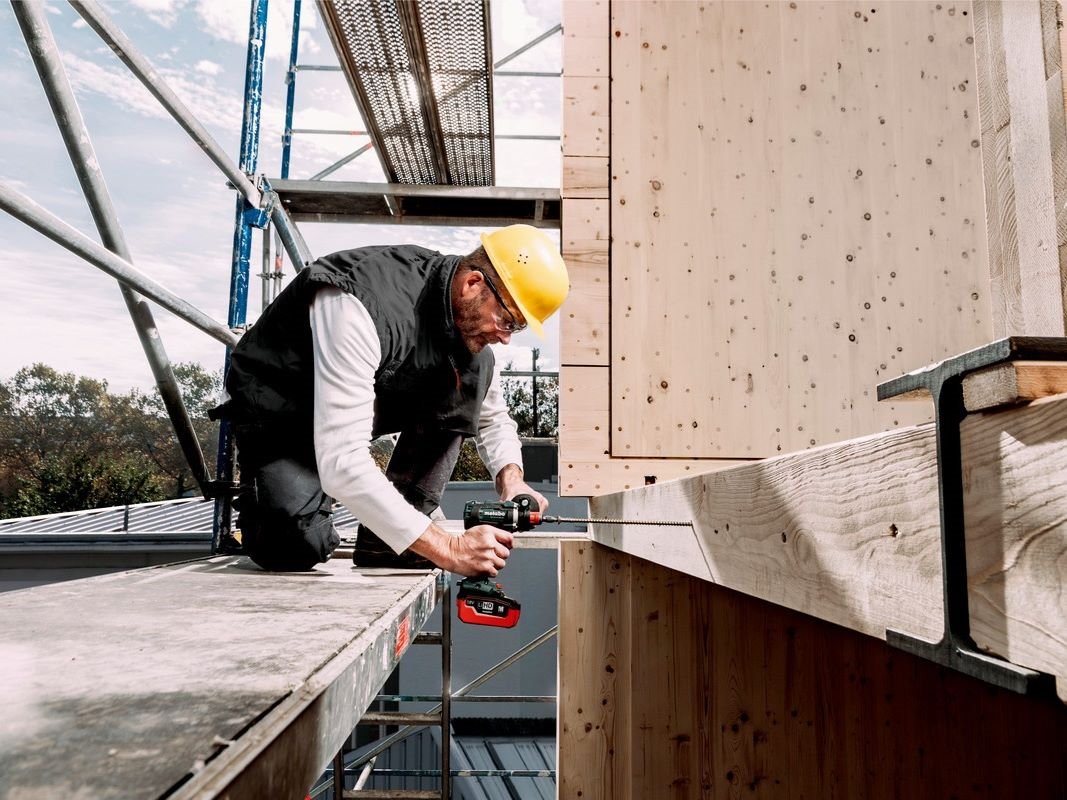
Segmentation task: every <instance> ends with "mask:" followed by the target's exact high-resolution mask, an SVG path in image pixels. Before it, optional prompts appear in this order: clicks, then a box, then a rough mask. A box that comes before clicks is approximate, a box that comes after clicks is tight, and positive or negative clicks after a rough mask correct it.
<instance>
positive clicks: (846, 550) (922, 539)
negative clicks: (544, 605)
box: [591, 395, 1067, 697]
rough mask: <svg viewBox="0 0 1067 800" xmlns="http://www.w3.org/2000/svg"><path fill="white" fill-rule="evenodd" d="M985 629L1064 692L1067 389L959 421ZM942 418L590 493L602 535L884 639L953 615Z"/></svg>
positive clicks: (937, 627) (983, 641)
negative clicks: (939, 457)
mask: <svg viewBox="0 0 1067 800" xmlns="http://www.w3.org/2000/svg"><path fill="white" fill-rule="evenodd" d="M961 436H962V451H963V459H964V461H963V463H964V475H965V500H966V516H967V531H968V554H969V555H968V573H969V576H970V577H969V580H970V586H971V630H972V634H973V636H974V639H975V641H976V642H977V644H978V645H979V646H980V647H981V648H983V649H987V650H990V651H992V652H994V653H996V654H998V655H1000V656H1003V657H1005V658H1007V659H1009V660H1010V661H1012V662H1015V663H1017V664H1021V665H1023V666H1027V667H1030V668H1033V669H1037V670H1040V671H1042V672H1048V673H1051V674H1053V675H1055V676H1057V677H1058V678H1059V680H1060V690H1061V692H1062V693H1064V695H1065V697H1067V684H1065V678H1067V591H1065V590H1064V587H1065V586H1067V496H1065V495H1064V493H1063V491H1062V486H1063V483H1064V477H1065V476H1067V447H1064V440H1065V439H1067V396H1064V395H1058V396H1056V397H1053V398H1048V399H1046V400H1039V401H1036V402H1033V403H1031V404H1029V405H1026V406H1020V407H1016V408H1012V409H1009V410H1002V411H997V412H986V413H980V414H974V415H972V416H970V417H968V418H967V419H966V420H964V423H963V425H962V427H961ZM936 463H937V462H936V441H935V435H934V430H933V426H932V425H922V426H915V427H910V428H903V429H899V430H895V431H891V432H889V433H886V434H879V435H874V436H869V437H864V438H860V439H854V440H851V441H847V442H843V443H841V444H837V445H830V446H827V447H823V448H819V449H816V450H811V451H806V452H803V453H795V454H791V455H786V456H781V457H778V458H773V459H768V460H766V461H763V462H759V463H755V464H750V465H747V466H741V467H735V468H732V469H727V470H721V471H718V472H714V473H711V474H708V475H702V476H695V477H692V478H684V479H681V480H677V481H672V482H669V483H663V484H657V485H654V486H647V487H643V488H640V489H635V490H632V491H629V492H623V493H617V494H613V495H608V496H604V497H597V498H593V500H592V501H591V512H592V515H593V516H604V517H618V518H626V519H680V520H692V522H693V529H692V530H691V531H687V530H686V529H684V528H663V529H660V528H656V527H649V526H617V525H616V526H608V525H605V526H594V527H593V534H592V535H593V537H594V538H595V539H596V541H599V542H602V543H604V544H607V545H609V546H611V547H614V548H617V549H619V550H623V551H625V552H628V553H631V554H633V555H637V556H640V557H642V558H647V559H649V560H652V561H654V562H656V563H658V564H660V565H662V566H667V567H670V568H672V569H677V570H679V571H682V572H686V573H688V574H690V575H694V576H696V577H699V578H702V579H704V580H708V581H711V582H713V583H716V584H719V585H722V586H727V587H729V588H732V589H736V590H738V591H740V592H744V593H745V594H749V595H752V596H753V597H758V598H761V599H763V600H768V601H770V602H773V603H777V604H779V605H783V606H786V607H788V608H792V609H795V610H797V611H801V612H803V613H805V614H810V615H812V616H815V617H818V618H820V619H824V620H827V621H829V622H833V623H836V624H838V625H842V626H844V627H847V628H851V629H853V630H857V631H860V632H862V633H866V634H869V635H872V636H877V637H881V638H884V636H885V631H886V629H893V630H897V631H901V632H903V633H907V634H910V635H913V636H917V637H919V638H923V639H929V640H934V641H936V640H937V639H939V638H940V636H941V633H942V630H943V610H942V594H941V553H940V538H939V534H940V529H939V525H940V522H939V507H938V494H937V473H936Z"/></svg>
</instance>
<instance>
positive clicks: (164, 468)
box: [0, 364, 221, 516]
mask: <svg viewBox="0 0 1067 800" xmlns="http://www.w3.org/2000/svg"><path fill="white" fill-rule="evenodd" d="M174 372H175V377H176V379H177V380H178V384H179V386H180V387H181V389H182V394H183V396H184V397H185V399H186V402H187V407H188V410H189V414H190V417H191V418H192V420H193V424H194V427H195V428H196V429H197V432H198V434H199V438H200V441H201V444H202V446H204V447H205V451H206V452H207V453H208V454H209V458H210V457H211V456H212V455H213V454H214V448H215V446H216V445H215V443H216V441H217V432H216V428H215V425H214V424H213V423H211V422H209V421H208V419H207V409H208V407H209V406H210V403H211V399H212V398H213V395H214V393H215V392H216V391H217V390H218V387H219V383H220V380H221V379H220V377H218V376H212V375H210V374H209V373H207V372H205V371H204V369H203V368H202V367H200V366H199V365H196V364H178V365H176V366H175V367H174ZM191 487H195V484H193V482H192V480H191V475H190V473H189V469H188V467H187V466H186V464H185V460H184V457H183V455H182V453H181V449H180V448H179V446H178V443H177V439H176V437H175V435H174V430H173V428H172V427H171V425H170V420H169V418H168V417H167V416H166V413H165V411H164V409H163V404H162V401H160V400H159V398H158V397H157V396H155V394H152V395H149V394H144V393H142V392H139V391H137V390H134V391H131V392H129V393H128V394H126V395H115V394H111V393H110V392H108V390H107V383H106V381H97V380H94V379H92V378H85V377H78V376H76V375H74V374H72V373H61V372H57V371H56V370H54V369H53V368H51V367H49V366H47V365H45V364H34V365H32V366H29V367H24V368H23V369H21V370H19V371H18V372H17V373H15V376H14V377H13V378H12V379H11V380H10V381H7V382H3V383H0V513H3V515H4V516H26V515H33V514H50V513H54V512H58V511H74V510H78V509H84V508H99V507H102V506H112V505H125V504H127V503H140V502H148V501H152V500H162V499H165V498H167V497H176V496H181V494H182V493H183V492H184V490H185V489H187V488H191Z"/></svg>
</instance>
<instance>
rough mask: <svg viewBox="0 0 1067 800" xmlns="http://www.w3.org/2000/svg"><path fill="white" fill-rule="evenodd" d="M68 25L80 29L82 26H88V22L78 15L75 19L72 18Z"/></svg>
mask: <svg viewBox="0 0 1067 800" xmlns="http://www.w3.org/2000/svg"><path fill="white" fill-rule="evenodd" d="M70 27H72V28H74V29H75V30H81V29H82V28H88V27H89V23H88V22H86V21H85V20H84V19H82V18H81V17H78V18H77V19H76V20H74V22H72V23H71V25H70Z"/></svg>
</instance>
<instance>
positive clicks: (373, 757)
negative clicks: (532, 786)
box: [309, 575, 558, 800]
mask: <svg viewBox="0 0 1067 800" xmlns="http://www.w3.org/2000/svg"><path fill="white" fill-rule="evenodd" d="M444 579H445V583H444V587H443V596H442V602H441V619H442V626H441V627H442V633H441V636H440V638H439V639H434V638H433V636H434V635H432V634H431V635H430V637H429V639H430V640H432V641H434V642H437V643H440V645H441V649H442V655H441V659H442V681H441V684H442V688H441V692H442V694H441V696H436V695H399V694H380V695H378V697H377V698H375V699H376V700H377V701H381V702H433V701H438V702H437V705H435V706H433V707H432V708H430V709H429V711H426V712H422V713H423V714H424V715H426V716H434V715H440V717H439V719H440V724H441V768H440V769H439V770H431V769H418V770H393V769H376V768H375V765H376V762H377V759H378V757H379V756H380V755H382V754H383V753H384V752H386V751H387V750H388V749H389V748H391V747H392V746H393V745H394V744H397V743H398V742H401V741H403V740H404V739H406V738H408V737H409V736H411V735H413V734H415V733H417V732H419V731H421V730H424V729H425V728H426V727H427V725H428V724H429V723H427V724H412V725H405V726H404V727H402V728H400V729H399V730H398V731H396V732H395V733H392V734H390V735H388V736H386V737H385V738H383V739H381V740H380V741H378V742H377V743H375V744H374V745H373V746H371V747H370V748H369V749H366V750H364V751H362V752H358V753H354V754H353V753H345V752H344V750H342V751H341V752H339V753H338V754H337V755H336V756H335V757H334V759H333V763H332V766H331V768H330V769H329V770H327V772H326V775H325V776H324V778H323V779H322V780H321V781H320V782H319V783H318V784H316V785H315V786H314V787H313V788H312V789H311V791H310V792H309V796H310V797H311V798H318V797H322V796H324V794H325V793H326V791H327V790H328V789H330V788H331V787H332V788H333V790H334V797H336V798H341V797H343V796H349V797H352V796H358V794H357V795H353V794H351V791H353V790H346V789H345V778H346V777H348V776H353V775H355V776H358V777H357V778H356V782H355V787H354V791H357V792H358V790H360V789H362V788H363V787H365V786H366V784H367V782H368V781H369V780H370V778H371V777H373V776H374V775H375V774H379V775H382V776H393V777H425V778H432V777H438V778H442V781H441V798H442V800H449V798H450V796H451V785H450V780H444V779H443V776H446V775H447V776H449V778H474V777H499V778H553V779H554V778H555V777H556V772H555V770H508V769H499V770H471V769H451V768H450V752H449V751H450V749H451V745H450V738H451V736H450V727H451V704H452V703H455V702H479V703H522V702H528V703H554V702H556V698H555V697H554V696H548V695H471V692H473V691H474V690H475V689H477V688H478V687H480V686H482V685H483V684H485V683H486V682H488V681H490V680H491V679H493V678H494V677H496V676H497V675H498V674H500V673H501V672H503V671H504V670H506V669H507V668H508V667H510V666H512V665H513V664H516V663H517V662H518V661H520V660H521V659H522V658H523V657H524V656H526V655H528V654H529V653H532V652H533V651H534V650H536V649H537V648H538V647H540V646H541V645H543V644H545V643H546V642H548V641H550V640H551V639H552V637H554V636H555V635H556V633H557V631H558V626H553V627H551V628H549V629H548V630H546V631H544V632H543V633H542V634H540V635H539V636H537V637H535V638H534V639H532V640H531V641H530V642H528V643H526V644H525V645H523V646H522V647H520V648H519V649H518V650H516V651H515V652H513V653H512V654H511V655H509V656H507V657H506V658H504V659H502V660H501V661H499V662H497V663H496V664H494V665H493V666H491V667H490V668H489V669H487V670H486V671H485V672H483V673H482V674H481V675H479V676H478V677H477V678H475V679H474V680H472V681H471V682H470V683H468V684H466V685H465V686H463V687H462V688H460V689H457V690H456V691H454V692H453V691H452V690H451V681H452V668H451V664H452V659H451V651H452V632H451V631H452V608H451V602H450V597H451V593H450V580H451V578H450V576H448V575H445V576H444Z"/></svg>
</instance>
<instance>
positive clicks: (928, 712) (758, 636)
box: [557, 542, 1067, 800]
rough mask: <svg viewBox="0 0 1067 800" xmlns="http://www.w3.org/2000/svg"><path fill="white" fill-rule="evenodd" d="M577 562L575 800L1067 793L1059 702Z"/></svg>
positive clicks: (779, 614)
mask: <svg viewBox="0 0 1067 800" xmlns="http://www.w3.org/2000/svg"><path fill="white" fill-rule="evenodd" d="M561 563H562V580H561V584H560V589H561V600H560V622H561V624H560V639H559V652H560V675H561V677H562V676H564V675H569V676H573V679H572V680H567V681H564V682H563V683H562V684H561V688H560V692H561V693H560V711H559V714H560V716H559V726H560V729H559V735H560V743H561V746H560V752H559V760H558V764H557V768H558V776H559V777H558V786H559V797H560V798H567V799H568V800H573V798H581V800H651V799H652V798H656V800H660V798H719V797H751V798H798V799H799V798H820V799H821V798H848V799H850V800H851V799H853V798H864V799H865V800H882V799H883V798H884V799H885V800H889V799H890V798H902V797H907V798H950V797H951V798H958V800H964V799H965V798H987V799H988V798H1019V799H1020V800H1022V799H1023V798H1026V800H1041V799H1044V798H1048V799H1049V800H1051V798H1061V797H1064V796H1067V757H1065V752H1064V750H1065V742H1067V713H1064V709H1063V707H1062V706H1061V705H1060V704H1059V702H1058V701H1055V700H1048V699H1045V700H1038V699H1034V698H1028V697H1024V696H1021V695H1015V694H1012V693H1010V692H1006V691H1002V690H998V689H995V688H992V687H990V686H988V685H986V684H984V683H982V682H980V681H978V680H975V679H973V678H969V677H967V676H964V675H961V674H959V673H955V672H952V671H950V670H945V669H943V668H941V667H939V666H937V665H935V664H932V663H930V662H927V661H924V660H922V659H919V658H916V657H914V656H910V655H908V654H907V653H904V652H902V651H899V650H894V649H892V648H890V647H889V646H888V645H886V644H885V642H882V641H879V640H877V639H874V638H871V637H867V636H863V635H862V634H858V633H856V632H854V631H851V630H848V629H845V628H841V627H838V626H836V625H832V624H830V623H827V622H823V621H821V620H817V619H815V618H813V617H810V616H806V615H804V614H799V613H797V612H794V611H790V610H788V609H785V608H782V607H779V606H775V605H771V604H770V603H766V602H763V601H761V600H757V599H755V598H751V597H746V596H745V595H743V594H741V593H738V592H734V591H731V590H729V589H725V588H721V587H718V586H714V585H712V584H710V583H707V582H706V581H703V580H700V579H697V578H693V577H690V576H687V575H684V574H682V573H680V572H676V571H674V570H670V569H667V568H665V567H662V566H659V565H657V564H654V563H652V562H649V561H646V560H643V559H640V558H637V557H635V556H631V555H628V554H626V553H620V552H618V551H615V550H612V549H609V548H606V547H603V546H601V545H598V544H595V543H590V542H565V543H563V545H562V548H561ZM592 608H596V609H597V613H596V615H595V616H591V615H590V609H592Z"/></svg>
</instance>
